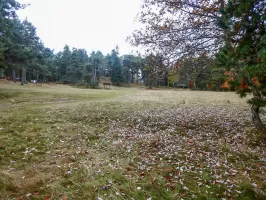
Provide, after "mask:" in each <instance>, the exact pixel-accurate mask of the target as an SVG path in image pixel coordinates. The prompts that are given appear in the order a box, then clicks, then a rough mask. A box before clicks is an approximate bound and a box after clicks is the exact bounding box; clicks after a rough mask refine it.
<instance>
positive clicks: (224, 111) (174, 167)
mask: <svg viewBox="0 0 266 200" xmlns="http://www.w3.org/2000/svg"><path fill="white" fill-rule="evenodd" d="M228 99H230V101H228ZM245 102H246V100H245V99H243V100H241V99H239V98H238V96H237V95H236V94H234V93H231V92H219V93H216V92H197V91H188V90H146V89H141V88H138V89H137V88H114V87H113V88H112V89H111V90H89V89H79V88H73V87H69V86H62V85H48V84H43V85H32V84H29V85H25V86H20V85H19V84H4V83H2V84H0V105H1V110H0V152H1V153H0V174H1V175H0V194H1V199H42V200H43V199H47V200H48V199H99V200H100V199H104V200H105V199H136V200H137V199H265V198H266V193H265V189H266V183H265V180H266V174H265V167H266V163H265V160H266V154H265V150H266V149H265V141H266V140H265V139H266V138H265V136H263V135H261V134H259V133H258V132H256V129H254V128H253V126H252V123H251V122H250V112H249V106H248V105H247V104H246V103H245ZM262 119H263V120H265V116H262Z"/></svg>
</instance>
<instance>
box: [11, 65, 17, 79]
mask: <svg viewBox="0 0 266 200" xmlns="http://www.w3.org/2000/svg"><path fill="white" fill-rule="evenodd" d="M12 80H13V81H14V82H17V77H16V69H15V68H14V67H13V68H12Z"/></svg>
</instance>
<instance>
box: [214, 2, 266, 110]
mask: <svg viewBox="0 0 266 200" xmlns="http://www.w3.org/2000/svg"><path fill="white" fill-rule="evenodd" d="M237 2H238V3H235V2H234V1H228V4H227V6H226V7H225V8H224V9H222V10H221V14H222V17H221V21H220V27H221V28H222V29H223V30H224V32H225V36H226V40H225V45H224V46H223V47H222V48H221V49H220V51H219V53H218V54H217V56H216V63H217V66H220V67H225V68H226V69H227V70H230V71H232V75H233V80H232V81H231V84H232V85H234V86H235V88H236V89H237V93H238V94H239V95H240V97H245V96H246V93H247V92H249V91H251V92H252V93H253V96H254V98H253V99H251V100H250V101H249V103H250V104H252V105H257V106H265V105H266V101H265V98H264V97H265V91H266V85H265V83H266V82H265V80H266V56H265V55H266V54H265V53H266V51H265V46H266V42H265V40H266V29H265V15H266V13H265V5H264V3H265V2H264V1H263V0H258V1H254V0H245V1H237ZM236 38H237V39H236ZM254 78H256V79H257V80H258V82H257V83H256V82H255V81H254ZM241 83H242V85H243V84H245V85H247V86H248V88H243V87H242V86H241Z"/></svg>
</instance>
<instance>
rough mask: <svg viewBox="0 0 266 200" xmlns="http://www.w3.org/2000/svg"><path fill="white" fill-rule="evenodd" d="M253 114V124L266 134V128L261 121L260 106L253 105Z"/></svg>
mask: <svg viewBox="0 0 266 200" xmlns="http://www.w3.org/2000/svg"><path fill="white" fill-rule="evenodd" d="M251 114H252V122H253V124H254V126H255V127H256V128H257V129H258V130H260V131H262V132H264V133H266V127H265V125H264V124H263V123H262V121H261V119H260V106H257V105H252V106H251Z"/></svg>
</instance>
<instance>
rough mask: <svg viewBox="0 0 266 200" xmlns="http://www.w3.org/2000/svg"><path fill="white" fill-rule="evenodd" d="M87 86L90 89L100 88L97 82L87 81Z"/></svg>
mask: <svg viewBox="0 0 266 200" xmlns="http://www.w3.org/2000/svg"><path fill="white" fill-rule="evenodd" d="M88 87H89V88H91V89H100V87H99V83H98V82H94V83H89V84H88Z"/></svg>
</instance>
